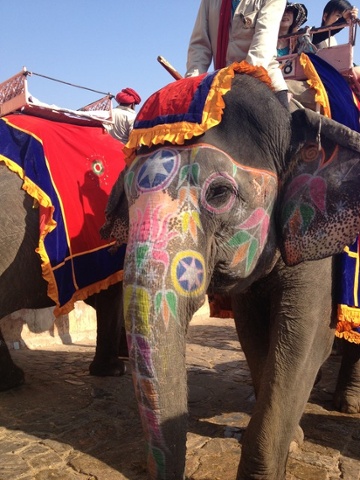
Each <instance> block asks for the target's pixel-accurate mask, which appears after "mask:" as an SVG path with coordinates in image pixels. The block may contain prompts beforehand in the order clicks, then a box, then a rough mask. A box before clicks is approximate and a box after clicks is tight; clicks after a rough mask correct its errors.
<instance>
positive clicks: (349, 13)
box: [343, 7, 359, 23]
mask: <svg viewBox="0 0 360 480" xmlns="http://www.w3.org/2000/svg"><path fill="white" fill-rule="evenodd" d="M358 12H359V11H358V8H357V7H352V8H349V9H348V10H345V12H344V13H343V18H344V19H345V20H346V21H347V23H352V22H353V21H354V20H356V19H357V16H358Z"/></svg>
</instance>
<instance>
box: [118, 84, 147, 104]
mask: <svg viewBox="0 0 360 480" xmlns="http://www.w3.org/2000/svg"><path fill="white" fill-rule="evenodd" d="M115 99H116V101H117V102H118V103H126V104H128V105H130V104H131V103H135V105H138V104H139V103H140V102H141V98H140V95H139V94H138V93H136V92H135V90H133V89H132V88H123V89H122V90H121V92H119V93H117V94H116V97H115Z"/></svg>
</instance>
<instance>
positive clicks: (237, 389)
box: [0, 312, 360, 480]
mask: <svg viewBox="0 0 360 480" xmlns="http://www.w3.org/2000/svg"><path fill="white" fill-rule="evenodd" d="M12 355H13V357H14V359H15V361H16V362H17V363H18V364H19V365H20V366H21V367H22V368H23V369H24V370H25V374H26V384H25V385H23V386H22V387H20V388H18V389H16V390H13V391H9V392H4V393H0V480H124V479H127V480H145V479H146V472H145V455H144V444H143V441H142V432H141V425H140V421H139V418H138V414H137V407H136V405H135V401H134V393H133V389H132V382H131V375H130V373H127V374H126V375H125V376H123V377H121V378H95V377H90V376H89V375H88V365H89V363H90V361H91V360H92V357H93V355H94V344H93V343H91V342H90V343H86V342H83V343H82V344H80V343H76V344H71V345H56V346H49V347H43V348H42V349H41V350H26V349H24V350H17V351H13V352H12ZM339 361H340V358H339V357H338V356H332V357H331V358H330V359H329V361H328V362H327V363H326V365H325V368H324V372H323V378H322V380H321V382H320V383H319V384H317V385H316V387H315V388H314V390H313V393H312V396H311V399H310V401H309V403H308V404H307V407H306V412H305V415H304V417H303V420H302V426H303V429H304V432H305V443H304V445H303V447H302V448H301V449H297V450H296V451H294V452H293V453H292V454H291V456H290V460H289V468H288V476H287V480H337V479H345V480H360V415H352V416H347V415H344V414H341V413H338V412H335V411H334V410H333V409H332V404H331V393H332V391H333V389H334V382H335V377H336V373H337V371H338V368H339ZM187 364H188V372H189V373H188V379H189V407H190V419H189V429H188V431H189V433H188V455H187V476H188V479H189V480H234V479H235V477H236V469H237V464H238V460H239V456H240V451H241V436H242V434H243V431H244V429H245V427H246V425H247V423H248V421H249V418H250V417H249V416H250V413H251V410H252V407H253V402H254V397H253V390H252V387H251V381H250V376H249V371H248V368H247V365H246V362H245V359H244V355H243V353H242V351H241V349H240V347H239V344H238V341H237V338H236V332H235V329H234V326H233V322H232V321H231V320H220V319H215V318H209V317H208V316H207V314H206V313H205V314H201V312H199V314H198V315H197V316H195V318H194V319H193V321H192V322H191V324H190V329H189V335H188V341H187Z"/></svg>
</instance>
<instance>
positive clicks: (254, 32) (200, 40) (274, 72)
mask: <svg viewBox="0 0 360 480" xmlns="http://www.w3.org/2000/svg"><path fill="white" fill-rule="evenodd" d="M221 2H222V0H201V4H200V8H199V11H198V15H197V18H196V21H195V25H194V29H193V32H192V35H191V39H190V43H189V49H188V59H187V65H186V68H187V72H186V75H185V76H187V77H189V76H195V75H199V74H201V73H205V72H207V70H208V68H209V67H210V65H211V62H212V61H213V60H214V59H215V58H216V49H217V37H218V27H219V13H220V8H221ZM285 6H286V0H240V3H239V5H238V6H237V8H236V10H235V14H234V17H233V18H232V21H231V25H230V32H229V45H228V49H227V55H226V64H227V65H230V64H231V63H233V62H241V61H242V60H246V61H247V62H248V63H249V64H250V65H254V66H262V67H264V68H265V69H266V70H267V71H268V74H269V76H270V78H271V81H272V85H273V88H274V90H275V91H280V90H287V86H286V83H285V80H284V77H283V75H282V72H281V70H280V68H279V63H278V62H277V60H276V56H277V51H276V46H277V40H278V34H279V27H280V21H281V18H282V16H283V13H284V10H285Z"/></svg>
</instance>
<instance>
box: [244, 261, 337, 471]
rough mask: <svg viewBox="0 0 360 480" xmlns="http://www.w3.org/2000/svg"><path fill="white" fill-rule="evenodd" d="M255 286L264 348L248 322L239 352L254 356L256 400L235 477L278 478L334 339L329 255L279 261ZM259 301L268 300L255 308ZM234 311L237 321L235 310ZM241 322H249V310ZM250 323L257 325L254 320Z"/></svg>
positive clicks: (250, 358)
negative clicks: (265, 333) (318, 258)
mask: <svg viewBox="0 0 360 480" xmlns="http://www.w3.org/2000/svg"><path fill="white" fill-rule="evenodd" d="M319 279H321V282H319ZM256 287H257V291H258V293H259V292H260V289H261V288H262V289H264V291H263V293H262V295H261V296H260V297H257V295H256V290H255V291H254V293H253V294H252V299H253V300H254V301H255V300H256V303H254V305H253V306H254V307H255V311H257V312H258V315H259V312H260V311H261V310H263V311H264V312H268V314H269V317H268V319H266V318H264V322H263V324H264V328H265V329H266V328H267V323H268V325H269V337H268V349H267V350H266V352H267V353H265V352H264V351H262V349H264V345H265V347H266V343H264V339H263V340H262V341H260V342H259V345H258V346H257V345H256V343H257V342H256V338H257V337H256V336H255V340H254V339H253V338H252V337H251V336H252V335H255V334H256V335H258V333H257V332H254V331H253V328H254V327H253V326H251V325H250V326H249V331H248V333H247V335H244V337H243V338H242V344H243V345H244V347H243V348H244V351H245V354H246V352H249V351H251V353H250V357H249V360H250V362H251V363H253V364H254V363H255V362H256V358H259V367H258V369H257V370H256V369H255V367H252V370H254V369H255V370H256V376H257V377H256V379H255V381H256V382H257V387H256V388H257V399H256V404H255V408H254V412H253V414H252V417H251V420H250V422H249V425H248V428H247V430H246V432H245V435H244V439H243V446H242V455H241V460H240V465H239V469H238V475H237V480H250V479H260V478H261V479H262V480H284V479H285V475H286V462H287V457H288V453H289V448H290V444H291V441H292V440H293V438H294V437H295V435H296V433H297V428H298V425H299V422H300V419H301V416H302V414H303V411H304V408H305V405H306V402H307V401H308V398H309V395H310V392H311V389H312V387H313V385H314V382H315V378H316V375H317V373H318V371H319V368H320V366H321V365H322V363H323V362H324V361H325V359H326V358H327V357H328V356H329V354H330V352H331V346H332V342H333V338H334V332H333V330H332V328H331V326H330V320H329V319H330V318H331V315H332V299H331V292H332V281H331V259H324V260H321V261H317V262H305V263H302V264H300V265H298V266H296V267H286V266H285V265H284V264H283V262H282V261H281V260H280V261H279V262H278V263H277V265H276V266H275V268H274V269H273V271H272V272H271V274H270V275H269V276H268V277H266V279H263V280H262V281H261V282H259V283H258V284H257V285H256ZM263 301H267V302H268V303H267V305H266V306H265V305H262V306H261V308H260V307H259V304H260V303H261V302H263ZM240 312H241V310H240ZM235 315H236V322H237V323H239V324H240V325H241V324H242V323H243V321H242V320H241V315H240V313H238V312H236V314H235ZM247 321H248V322H250V323H251V317H250V311H249V318H248V319H247ZM256 323H257V324H258V325H259V326H260V327H261V324H260V322H259V318H258V319H257V320H255V324H256ZM245 330H246V326H245V325H241V326H240V328H239V327H238V331H239V332H240V335H241V334H242V332H244V331H245ZM261 338H262V334H261V333H260V339H261ZM252 348H254V349H255V351H252V350H251V349H252ZM265 356H266V358H264V357H265ZM274 452H276V455H274Z"/></svg>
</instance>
